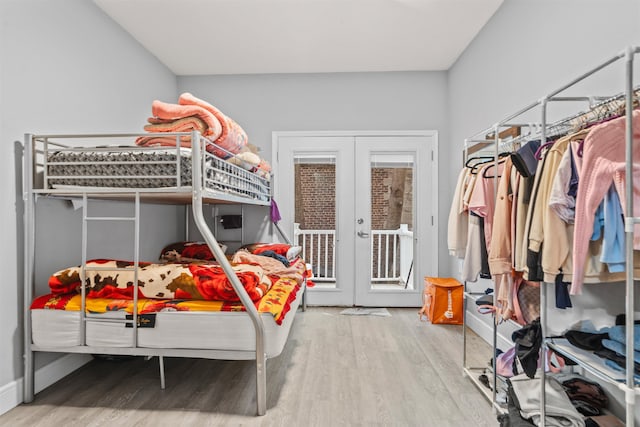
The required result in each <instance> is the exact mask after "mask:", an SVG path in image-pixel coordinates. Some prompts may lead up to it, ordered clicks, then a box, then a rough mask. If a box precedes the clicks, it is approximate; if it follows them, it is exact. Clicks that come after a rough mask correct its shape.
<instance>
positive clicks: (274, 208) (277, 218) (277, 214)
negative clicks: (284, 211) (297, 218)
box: [271, 198, 282, 224]
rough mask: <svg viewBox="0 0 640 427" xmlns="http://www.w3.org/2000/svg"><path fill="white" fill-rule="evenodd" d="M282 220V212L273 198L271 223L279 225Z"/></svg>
mask: <svg viewBox="0 0 640 427" xmlns="http://www.w3.org/2000/svg"><path fill="white" fill-rule="evenodd" d="M281 219H282V217H281V216H280V210H279V209H278V204H277V203H276V201H275V200H274V199H273V198H271V222H273V223H274V224H277V223H278V221H280V220H281Z"/></svg>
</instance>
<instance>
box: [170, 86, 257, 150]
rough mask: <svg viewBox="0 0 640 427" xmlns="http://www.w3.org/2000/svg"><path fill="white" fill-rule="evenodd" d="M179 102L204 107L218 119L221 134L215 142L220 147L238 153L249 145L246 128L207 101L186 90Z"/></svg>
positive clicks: (186, 105) (188, 105) (189, 105)
mask: <svg viewBox="0 0 640 427" xmlns="http://www.w3.org/2000/svg"><path fill="white" fill-rule="evenodd" d="M178 103H179V104H180V105H182V106H185V107H192V106H196V107H199V108H202V109H204V110H206V111H207V112H209V113H210V114H212V115H213V116H214V117H215V118H216V119H217V120H218V122H219V123H220V127H221V130H220V135H219V136H218V137H217V138H216V139H214V142H215V143H216V144H218V145H219V146H220V147H222V148H224V149H225V150H227V151H229V152H230V153H233V154H237V153H239V152H240V150H241V149H242V148H243V147H244V146H245V145H247V141H248V138H247V134H246V133H245V131H244V129H242V127H241V126H240V125H239V124H238V123H236V122H235V121H234V120H233V119H231V118H230V117H227V116H226V115H224V114H223V113H222V112H221V111H220V110H218V109H217V108H216V107H214V106H213V105H211V104H210V103H208V102H207V101H204V100H202V99H199V98H196V97H195V96H193V95H192V94H190V93H189V92H185V93H183V94H182V95H180V97H179V98H178ZM220 157H222V158H227V157H229V156H228V155H226V156H220Z"/></svg>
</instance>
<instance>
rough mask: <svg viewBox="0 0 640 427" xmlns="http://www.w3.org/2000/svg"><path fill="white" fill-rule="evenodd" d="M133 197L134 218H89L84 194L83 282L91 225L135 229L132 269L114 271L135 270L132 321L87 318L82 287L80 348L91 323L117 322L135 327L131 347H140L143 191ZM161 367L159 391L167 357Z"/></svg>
mask: <svg viewBox="0 0 640 427" xmlns="http://www.w3.org/2000/svg"><path fill="white" fill-rule="evenodd" d="M134 194H135V196H134V215H133V216H90V215H89V197H88V195H87V193H83V194H82V267H81V269H80V281H81V283H86V265H87V247H88V240H89V238H88V225H89V222H132V223H133V227H134V232H133V267H122V268H115V270H122V271H133V277H134V280H133V283H134V292H133V319H132V320H117V319H103V318H100V317H99V316H87V313H86V307H85V303H86V289H85V287H84V286H81V295H82V298H81V305H80V316H81V317H80V338H81V340H82V341H81V345H86V324H87V322H88V321H92V322H109V323H113V322H117V323H123V324H131V326H132V328H133V342H132V344H131V347H132V348H137V347H138V267H139V264H138V263H139V261H140V192H139V191H136V192H135V193H134ZM92 270H99V268H96V267H93V268H92ZM109 270H110V271H113V270H114V268H113V267H109ZM151 357H152V356H146V359H147V360H149V359H151ZM158 364H159V369H160V388H161V389H163V390H164V388H165V373H164V356H162V355H159V356H158Z"/></svg>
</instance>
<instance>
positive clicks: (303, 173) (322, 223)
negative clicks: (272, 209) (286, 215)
mask: <svg viewBox="0 0 640 427" xmlns="http://www.w3.org/2000/svg"><path fill="white" fill-rule="evenodd" d="M294 165H295V173H294V177H295V178H294V179H295V187H294V188H295V191H294V194H295V216H294V236H295V237H294V239H295V242H296V244H297V245H299V246H301V247H302V257H303V259H304V260H305V261H306V262H307V264H310V265H311V270H312V273H313V278H312V281H313V283H314V284H315V286H316V288H335V287H336V254H335V237H336V235H335V230H336V156H335V155H327V154H326V153H323V154H318V155H313V154H309V153H303V154H296V155H294Z"/></svg>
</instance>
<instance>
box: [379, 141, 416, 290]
mask: <svg viewBox="0 0 640 427" xmlns="http://www.w3.org/2000/svg"><path fill="white" fill-rule="evenodd" d="M414 157H415V156H414V154H413V153H407V154H404V153H401V154H398V153H373V154H372V155H371V159H370V165H371V222H370V223H371V233H370V235H371V257H370V260H371V289H372V290H376V291H377V290H386V291H388V290H394V291H403V290H413V289H414V285H413V282H414V281H413V278H412V274H411V273H412V270H413V217H414V212H413V205H414V203H413V186H414V185H413V177H414V164H415V162H414Z"/></svg>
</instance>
